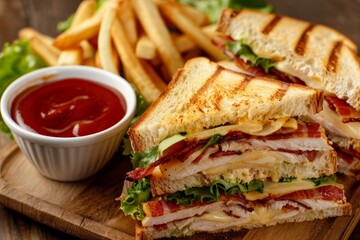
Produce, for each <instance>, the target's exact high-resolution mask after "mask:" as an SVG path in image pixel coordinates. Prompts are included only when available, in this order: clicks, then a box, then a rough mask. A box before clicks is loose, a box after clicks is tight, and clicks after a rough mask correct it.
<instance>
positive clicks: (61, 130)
mask: <svg viewBox="0 0 360 240" xmlns="http://www.w3.org/2000/svg"><path fill="white" fill-rule="evenodd" d="M125 112H126V104H125V100H124V98H123V96H121V95H120V93H115V92H114V91H112V90H111V89H109V88H107V87H105V86H103V85H100V84H97V83H94V82H90V81H87V80H84V79H78V78H67V79H62V80H59V81H56V82H45V83H43V84H40V85H36V86H33V87H30V88H28V89H26V90H25V91H23V92H21V93H20V94H19V95H18V96H17V97H16V98H15V100H14V102H13V104H12V106H11V116H12V118H13V119H14V120H15V121H16V122H17V123H18V124H19V125H20V126H22V127H23V128H26V129H28V130H31V131H34V132H37V133H39V134H42V135H46V136H53V137H78V136H85V135H90V134H93V133H97V132H100V131H102V130H105V129H107V128H109V127H111V126H113V125H115V124H116V123H117V122H119V121H120V120H121V119H122V118H123V117H124V115H125Z"/></svg>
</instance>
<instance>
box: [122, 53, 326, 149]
mask: <svg viewBox="0 0 360 240" xmlns="http://www.w3.org/2000/svg"><path fill="white" fill-rule="evenodd" d="M322 102H323V93H322V91H321V90H315V89H311V88H308V87H305V86H301V85H295V84H288V83H283V82H280V81H276V80H271V79H267V78H260V77H251V76H247V75H244V74H240V73H236V72H233V71H231V70H227V69H224V68H223V67H221V66H219V65H218V64H216V63H214V62H210V61H209V60H208V59H206V58H194V59H192V60H190V61H188V62H187V63H186V64H185V66H184V67H183V68H182V69H179V70H178V71H177V73H176V74H175V75H174V77H173V79H172V81H171V82H170V83H169V86H168V88H167V89H166V90H165V91H164V92H163V93H162V94H161V95H160V97H159V98H158V99H157V100H156V101H155V102H154V103H153V104H152V105H151V106H150V108H149V109H148V110H147V111H146V112H145V113H144V114H143V115H142V116H141V117H140V119H139V120H138V121H137V122H136V123H135V124H134V125H133V126H132V127H131V128H130V129H129V131H128V133H129V136H130V140H131V144H132V147H133V149H134V151H143V150H146V149H150V148H151V147H153V146H156V145H158V144H159V143H160V142H161V141H162V140H164V139H165V138H167V137H169V136H171V135H173V134H176V133H181V132H186V133H188V134H191V133H195V132H198V131H202V130H204V129H207V128H212V127H215V126H219V125H225V124H236V123H238V122H240V121H244V120H245V121H246V119H276V118H281V117H289V116H300V115H308V114H309V113H312V114H313V113H317V112H319V111H321V110H322Z"/></svg>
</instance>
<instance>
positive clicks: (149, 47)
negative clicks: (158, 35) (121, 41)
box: [135, 35, 156, 60]
mask: <svg viewBox="0 0 360 240" xmlns="http://www.w3.org/2000/svg"><path fill="white" fill-rule="evenodd" d="M135 54H136V56H137V57H138V58H142V59H147V60H151V59H154V58H155V57H156V46H155V45H154V43H153V42H152V41H151V40H150V39H149V38H148V37H147V36H146V35H142V36H141V37H140V39H139V41H138V42H137V43H136V48H135Z"/></svg>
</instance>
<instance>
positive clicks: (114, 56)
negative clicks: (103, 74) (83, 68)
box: [93, 46, 120, 69]
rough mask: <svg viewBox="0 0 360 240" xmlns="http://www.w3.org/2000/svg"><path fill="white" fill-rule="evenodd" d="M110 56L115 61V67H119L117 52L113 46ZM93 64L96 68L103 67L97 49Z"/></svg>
mask: <svg viewBox="0 0 360 240" xmlns="http://www.w3.org/2000/svg"><path fill="white" fill-rule="evenodd" d="M111 49H112V50H111V57H112V61H113V62H114V63H115V66H116V68H118V69H119V68H120V60H119V57H118V54H117V51H116V49H115V48H114V46H111ZM93 59H94V66H95V67H97V68H103V66H102V64H101V59H100V54H99V51H97V52H96V53H95V55H94V58H93Z"/></svg>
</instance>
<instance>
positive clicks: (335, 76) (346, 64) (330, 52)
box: [218, 9, 360, 110]
mask: <svg viewBox="0 0 360 240" xmlns="http://www.w3.org/2000/svg"><path fill="white" fill-rule="evenodd" d="M218 31H219V32H220V33H222V34H224V35H226V36H229V37H231V38H232V39H234V40H242V41H243V42H244V43H245V44H247V45H249V46H250V47H251V49H252V50H253V51H254V53H256V54H257V55H258V56H260V57H265V58H270V59H273V60H275V61H276V62H277V64H276V66H275V68H277V69H278V70H280V71H282V72H284V73H287V74H290V75H293V76H296V77H298V78H300V79H301V80H303V81H304V82H305V83H306V85H307V86H309V87H314V88H317V89H322V90H324V91H326V92H330V93H332V94H335V95H336V96H337V97H338V98H341V99H345V100H346V101H347V103H348V104H350V105H351V106H353V107H354V108H356V109H357V110H360V81H358V79H360V61H359V58H358V56H357V54H356V52H357V48H356V45H355V44H354V43H353V42H352V41H351V40H350V39H349V38H347V37H346V36H344V35H343V34H341V33H339V32H337V31H336V30H334V29H331V28H329V27H326V26H323V25H320V24H312V23H309V22H306V21H302V20H297V19H294V18H290V17H283V16H278V15H275V14H269V13H262V12H256V11H252V10H243V11H241V12H236V11H234V10H231V9H225V10H224V11H223V13H222V16H221V18H220V21H219V23H218Z"/></svg>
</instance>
